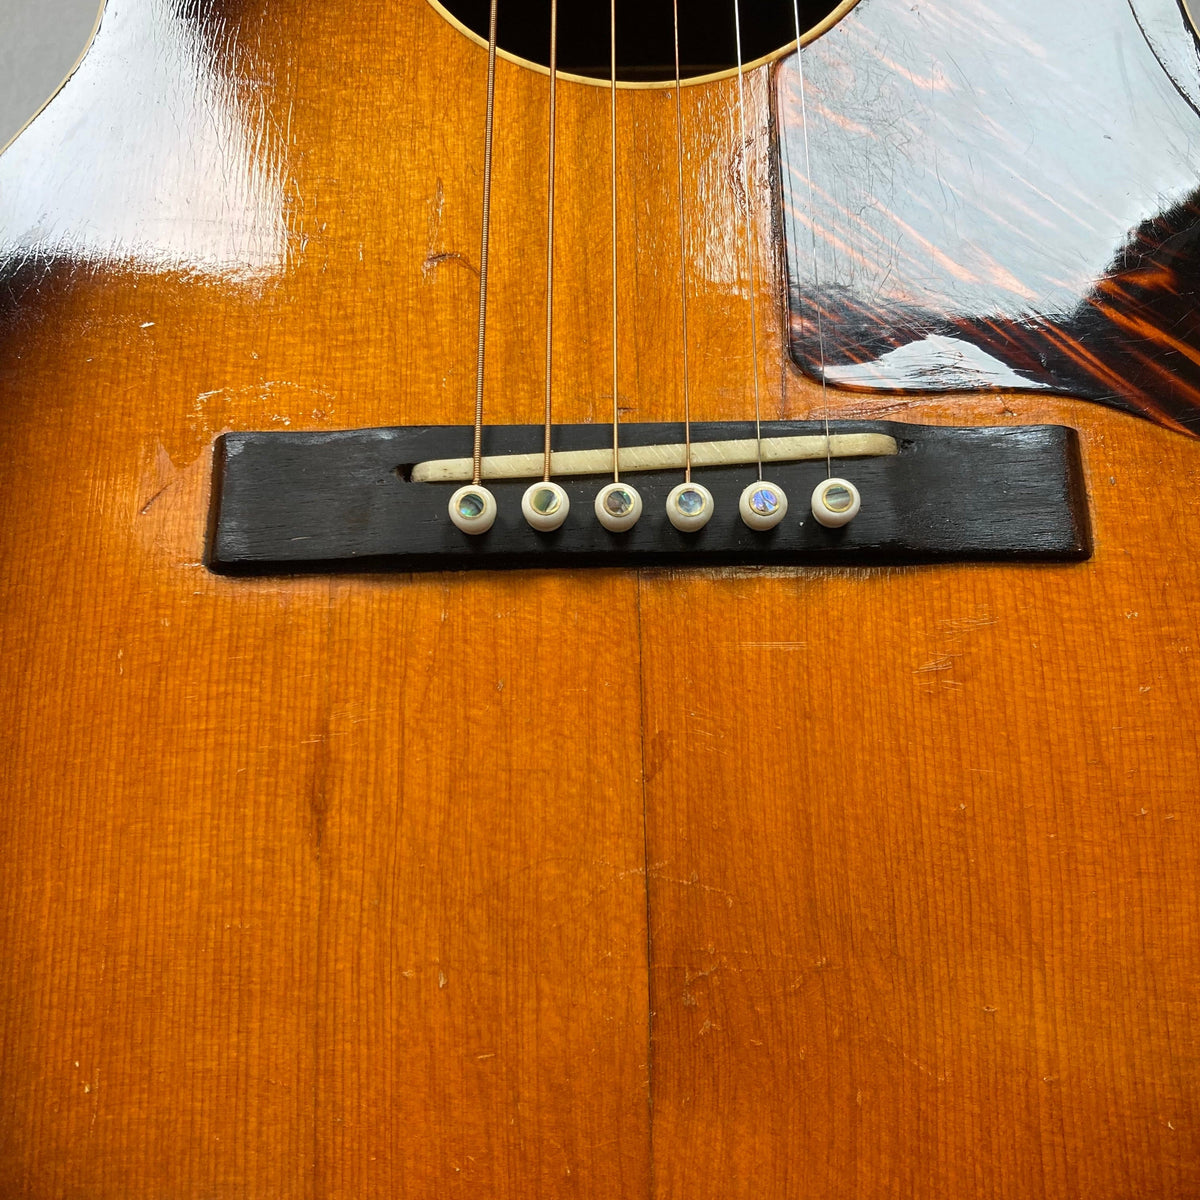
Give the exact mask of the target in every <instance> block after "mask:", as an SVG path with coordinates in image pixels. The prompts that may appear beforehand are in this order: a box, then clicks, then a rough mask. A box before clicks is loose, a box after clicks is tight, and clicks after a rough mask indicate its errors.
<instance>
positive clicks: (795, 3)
mask: <svg viewBox="0 0 1200 1200" xmlns="http://www.w3.org/2000/svg"><path fill="white" fill-rule="evenodd" d="M792 12H793V14H794V16H795V18H796V67H797V70H798V71H799V74H800V128H801V131H802V132H803V135H804V177H805V178H806V179H807V180H808V227H809V232H810V233H811V235H812V279H813V297H814V299H813V307H814V308H815V309H816V310H817V348H818V352H819V354H820V362H821V400H822V406H823V408H824V410H825V472H826V477H827V478H830V479H832V478H833V445H832V443H831V442H830V440H829V384H828V382H827V381H826V379H825V326H824V322H823V320H822V314H821V303H820V293H821V287H820V281H819V279H818V276H817V205H816V190H815V189H814V187H813V179H812V162H811V160H810V158H809V154H808V106H807V104H806V102H805V99H804V51H803V50H802V49H801V46H800V37H801V32H802V31H801V29H800V0H792Z"/></svg>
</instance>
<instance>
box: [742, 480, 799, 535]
mask: <svg viewBox="0 0 1200 1200" xmlns="http://www.w3.org/2000/svg"><path fill="white" fill-rule="evenodd" d="M787 510H788V501H787V494H786V493H785V492H784V490H783V488H781V487H779V486H778V485H777V484H774V483H767V482H766V481H765V480H762V479H760V480H758V481H757V482H756V483H752V484H750V485H749V486H748V487H746V488H745V490H744V491H743V492H742V496H741V499H740V500H739V501H738V512H739V513H741V515H742V520H743V521H745V523H746V524H747V525H749V526H750V528H751V529H757V530H766V529H774V528H775V526H776V525H778V524H779V522H780V521H782V520H783V518H784V517H786V516H787Z"/></svg>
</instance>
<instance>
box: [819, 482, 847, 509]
mask: <svg viewBox="0 0 1200 1200" xmlns="http://www.w3.org/2000/svg"><path fill="white" fill-rule="evenodd" d="M822 498H823V499H824V501H825V507H826V508H827V509H829V511H830V512H837V513H840V512H845V511H846V509H848V508H849V507H850V505H851V504H853V503H854V498H853V497H852V496H851V495H850V492H849V491H848V490H847V489H846V488H844V487H842V485H841V484H840V483H835V484H834V485H833V486H832V487H828V488H826V489H825V492H824V495H823V497H822Z"/></svg>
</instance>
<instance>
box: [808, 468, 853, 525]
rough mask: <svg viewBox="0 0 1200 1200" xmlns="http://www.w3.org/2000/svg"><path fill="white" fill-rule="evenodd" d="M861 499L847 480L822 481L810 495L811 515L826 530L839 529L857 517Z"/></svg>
mask: <svg viewBox="0 0 1200 1200" xmlns="http://www.w3.org/2000/svg"><path fill="white" fill-rule="evenodd" d="M861 507H862V497H861V496H860V495H859V494H858V488H856V487H855V486H854V484H852V483H851V482H850V481H849V480H848V479H823V480H821V482H820V483H818V484H817V486H816V488H815V489H814V490H813V494H812V514H813V516H814V517H816V519H817V521H818V522H819V523H820V524H822V525H824V526H825V528H826V529H840V528H841V527H842V526H843V525H848V524H849V523H850V522H851V521H853V520H854V518H855V517H856V516H858V510H859V509H860V508H861Z"/></svg>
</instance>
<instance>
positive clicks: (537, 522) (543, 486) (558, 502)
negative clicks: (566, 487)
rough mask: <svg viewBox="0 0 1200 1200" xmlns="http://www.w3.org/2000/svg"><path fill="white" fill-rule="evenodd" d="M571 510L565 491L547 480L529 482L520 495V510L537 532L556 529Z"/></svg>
mask: <svg viewBox="0 0 1200 1200" xmlns="http://www.w3.org/2000/svg"><path fill="white" fill-rule="evenodd" d="M570 511H571V500H570V497H568V495H567V493H566V492H565V491H563V489H562V488H560V487H559V486H558V484H557V483H551V482H549V480H542V481H540V482H539V483H531V484H530V485H529V487H527V488H526V489H525V495H523V496H522V497H521V512H522V513H524V515H525V520H527V521H528V522H529V524H530V525H532V526H533V528H534V529H536V530H537V531H538V532H539V533H549V532H550V531H551V530H553V529H557V528H558V527H559V526H560V525H561V524H562V523H563V522H564V521H565V520H566V519H567V513H569V512H570Z"/></svg>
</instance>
